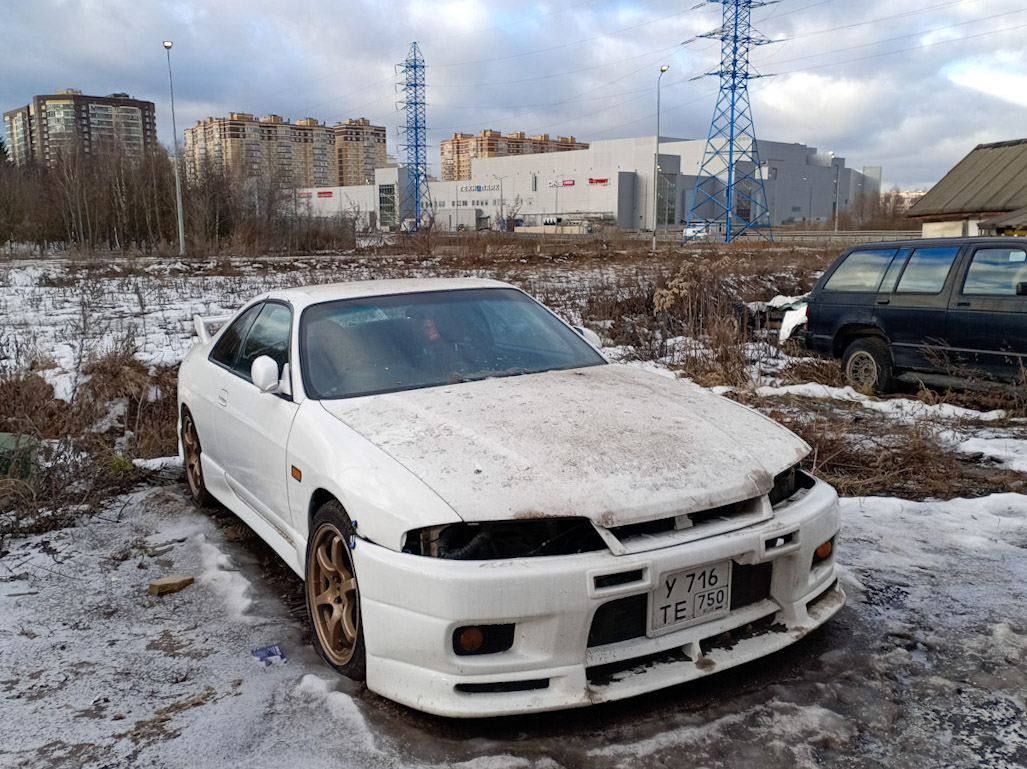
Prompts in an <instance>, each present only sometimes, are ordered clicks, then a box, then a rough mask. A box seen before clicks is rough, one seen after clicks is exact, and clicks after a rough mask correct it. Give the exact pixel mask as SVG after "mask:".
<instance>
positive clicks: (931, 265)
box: [895, 246, 959, 294]
mask: <svg viewBox="0 0 1027 769" xmlns="http://www.w3.org/2000/svg"><path fill="white" fill-rule="evenodd" d="M958 253H959V247H958V246H948V247H945V248H918V249H916V250H914V251H913V255H912V256H910V257H909V261H908V262H906V269H904V270H903V271H902V277H901V278H899V285H898V286H896V287H895V291H896V293H899V294H937V293H939V292H940V291H941V290H942V289H943V288H944V287H945V279H946V278H948V276H949V270H950V269H951V268H952V263H953V262H954V261H955V260H956V254H958Z"/></svg>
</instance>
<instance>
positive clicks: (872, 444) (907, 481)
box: [764, 404, 1027, 499]
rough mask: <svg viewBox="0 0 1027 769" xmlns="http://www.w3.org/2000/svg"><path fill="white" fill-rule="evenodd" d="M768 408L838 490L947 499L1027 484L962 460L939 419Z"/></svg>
mask: <svg viewBox="0 0 1027 769" xmlns="http://www.w3.org/2000/svg"><path fill="white" fill-rule="evenodd" d="M764 407H766V404H764ZM769 413H770V416H771V417H773V418H774V419H776V420H777V421H779V422H780V423H781V424H783V425H785V426H786V427H788V428H789V429H790V430H792V431H793V432H795V433H797V434H798V435H799V436H800V437H802V438H803V439H804V440H805V441H806V442H807V443H809V444H810V446H812V447H813V451H812V452H811V453H810V455H809V456H808V457H807V458H806V460H805V461H804V463H803V464H804V466H805V467H806V468H807V469H808V470H809V471H810V472H812V473H814V474H815V475H817V476H818V477H820V478H822V479H824V480H825V481H827V482H828V483H830V484H831V485H833V486H834V487H835V488H836V489H837V490H838V493H839V494H841V495H842V496H868V495H889V496H899V497H904V498H908V499H926V498H937V499H951V498H953V497H958V496H967V495H971V496H972V495H983V494H989V493H995V492H998V491H1017V490H1019V491H1024V490H1027V475H1024V474H1016V473H1013V474H1003V475H996V474H995V473H994V472H985V471H984V470H982V468H980V467H979V466H976V465H974V464H972V463H971V462H968V461H965V459H963V458H961V457H960V455H958V454H956V453H955V452H953V451H952V450H951V449H950V448H949V447H947V446H945V445H944V444H943V443H942V441H941V439H940V435H941V433H942V432H943V431H944V428H945V425H943V424H940V423H935V422H933V421H932V420H930V419H921V420H918V421H917V422H915V423H913V424H909V425H897V424H895V423H894V421H892V420H890V419H888V418H886V417H881V416H879V415H871V414H867V413H865V412H864V411H862V410H858V411H843V412H839V411H837V410H835V409H834V408H832V407H830V406H826V407H821V408H818V407H814V408H813V410H812V411H810V412H802V413H799V414H795V413H785V412H783V411H780V410H773V409H772V410H770V412H769Z"/></svg>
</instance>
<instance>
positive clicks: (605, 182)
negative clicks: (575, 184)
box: [588, 177, 610, 186]
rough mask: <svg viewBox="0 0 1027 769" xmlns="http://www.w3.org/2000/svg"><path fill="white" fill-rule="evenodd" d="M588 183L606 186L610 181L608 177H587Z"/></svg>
mask: <svg viewBox="0 0 1027 769" xmlns="http://www.w3.org/2000/svg"><path fill="white" fill-rule="evenodd" d="M588 183H589V184H602V185H604V186H606V185H608V184H609V183H610V180H609V179H593V178H591V177H589V180H588Z"/></svg>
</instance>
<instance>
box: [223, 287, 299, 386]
mask: <svg viewBox="0 0 1027 769" xmlns="http://www.w3.org/2000/svg"><path fill="white" fill-rule="evenodd" d="M291 330H292V310H290V309H289V308H288V307H287V306H286V305H284V304H278V303H277V302H267V303H266V304H265V305H264V307H263V309H261V311H260V315H259V316H258V317H257V319H256V320H255V321H254V322H253V326H252V327H251V328H250V331H249V333H248V334H247V335H246V341H244V342H243V345H242V354H241V355H240V356H239V358H238V360H237V361H236V363H235V365H234V366H232V370H233V371H235V372H236V373H237V374H239V376H241V377H243V378H244V379H249V378H250V367H251V366H253V361H255V360H256V359H257V358H259V357H260V356H261V355H270V356H271V357H272V358H273V359H274V361H275V363H277V364H278V370H279V371H281V370H282V367H283V366H284V365H285V364H286V363H287V362H288V361H289V336H290V331H291Z"/></svg>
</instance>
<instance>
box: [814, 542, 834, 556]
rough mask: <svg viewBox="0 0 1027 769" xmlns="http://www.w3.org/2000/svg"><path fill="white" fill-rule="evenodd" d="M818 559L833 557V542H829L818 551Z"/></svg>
mask: <svg viewBox="0 0 1027 769" xmlns="http://www.w3.org/2000/svg"><path fill="white" fill-rule="evenodd" d="M815 552H816V554H817V558H820V559H821V560H823V559H824V558H827V556H829V555H831V540H827V542H825V543H824V544H822V545H821V546H820V547H818V548H817V549H816V551H815Z"/></svg>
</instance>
